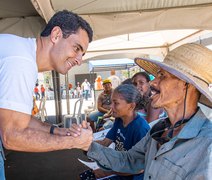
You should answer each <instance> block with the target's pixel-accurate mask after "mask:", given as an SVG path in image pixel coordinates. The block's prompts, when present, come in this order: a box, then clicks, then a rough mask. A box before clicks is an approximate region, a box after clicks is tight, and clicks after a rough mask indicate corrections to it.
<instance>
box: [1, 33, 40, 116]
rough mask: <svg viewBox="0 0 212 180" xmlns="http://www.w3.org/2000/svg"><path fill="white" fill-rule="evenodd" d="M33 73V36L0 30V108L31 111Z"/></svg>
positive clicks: (34, 45) (34, 55)
mask: <svg viewBox="0 0 212 180" xmlns="http://www.w3.org/2000/svg"><path fill="white" fill-rule="evenodd" d="M37 76H38V69H37V64H36V41H35V39H32V38H22V37H18V36H15V35H9V34H0V108H3V109H10V110H14V111H18V112H22V113H26V114H31V111H32V107H33V89H34V87H35V83H36V80H37Z"/></svg>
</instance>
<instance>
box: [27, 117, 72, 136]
mask: <svg viewBox="0 0 212 180" xmlns="http://www.w3.org/2000/svg"><path fill="white" fill-rule="evenodd" d="M51 125H52V124H49V123H46V122H41V121H40V120H38V119H36V118H35V117H33V116H32V117H31V120H30V123H29V127H30V128H32V129H35V130H38V131H43V132H46V133H49V132H50V127H51ZM68 131H69V130H68V128H55V130H54V134H56V135H63V136H65V135H67V132H68Z"/></svg>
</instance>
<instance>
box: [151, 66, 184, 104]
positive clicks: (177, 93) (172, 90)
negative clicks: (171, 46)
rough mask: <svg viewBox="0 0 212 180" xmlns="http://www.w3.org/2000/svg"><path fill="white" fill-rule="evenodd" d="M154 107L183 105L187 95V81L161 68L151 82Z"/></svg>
mask: <svg viewBox="0 0 212 180" xmlns="http://www.w3.org/2000/svg"><path fill="white" fill-rule="evenodd" d="M150 86H151V92H152V96H151V99H152V103H151V105H152V107H154V108H159V107H163V108H166V107H167V108H168V107H176V106H177V105H181V104H182V103H183V101H184V97H185V89H186V88H185V87H186V86H185V82H184V81H182V80H180V79H178V78H177V77H176V76H174V75H172V74H170V73H169V72H167V71H165V70H163V69H160V70H159V71H158V73H157V76H156V77H155V79H154V80H153V81H151V82H150Z"/></svg>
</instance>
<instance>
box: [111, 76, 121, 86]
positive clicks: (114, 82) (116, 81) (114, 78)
mask: <svg viewBox="0 0 212 180" xmlns="http://www.w3.org/2000/svg"><path fill="white" fill-rule="evenodd" d="M108 79H110V80H111V84H112V88H113V89H115V88H116V87H118V86H119V85H120V84H121V80H120V78H119V77H118V76H116V75H112V76H110V77H108Z"/></svg>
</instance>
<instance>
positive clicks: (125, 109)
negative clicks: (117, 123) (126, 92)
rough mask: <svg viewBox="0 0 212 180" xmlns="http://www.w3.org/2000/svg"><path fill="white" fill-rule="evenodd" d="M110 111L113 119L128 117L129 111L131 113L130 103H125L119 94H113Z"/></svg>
mask: <svg viewBox="0 0 212 180" xmlns="http://www.w3.org/2000/svg"><path fill="white" fill-rule="evenodd" d="M111 98H112V105H111V108H112V111H113V117H115V118H117V117H120V118H123V117H125V116H127V115H129V111H132V103H127V102H126V101H125V100H124V98H123V97H122V95H121V94H118V93H115V92H114V93H113V94H112V97H111Z"/></svg>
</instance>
